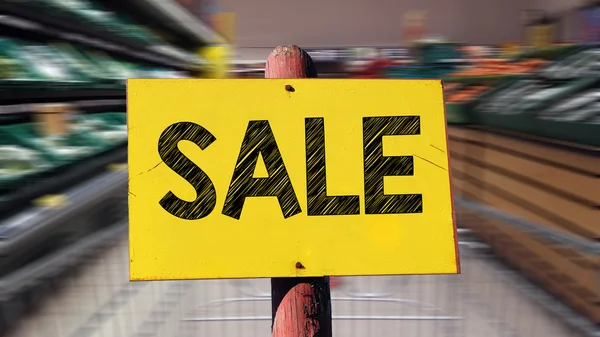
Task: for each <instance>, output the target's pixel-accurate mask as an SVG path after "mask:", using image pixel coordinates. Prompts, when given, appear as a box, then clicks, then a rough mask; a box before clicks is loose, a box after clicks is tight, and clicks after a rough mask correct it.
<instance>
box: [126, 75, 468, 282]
mask: <svg viewBox="0 0 600 337" xmlns="http://www.w3.org/2000/svg"><path fill="white" fill-rule="evenodd" d="M286 84H290V85H292V86H293V88H294V89H295V91H294V92H288V91H286V90H284V87H285V85H286ZM127 96H128V97H127V98H128V114H129V115H128V119H129V178H130V179H129V191H130V193H129V217H130V236H129V238H130V278H131V279H132V280H162V279H201V278H254V277H279V276H321V275H332V276H333V275H382V274H453V273H458V272H459V269H460V268H459V263H458V255H457V250H456V230H455V226H454V220H453V212H452V210H453V208H452V199H451V189H450V178H449V163H448V153H447V140H446V123H445V113H444V105H443V96H442V86H441V83H440V81H439V80H334V79H293V80H263V79H259V80H247V79H246V80H199V79H194V80H187V79H185V80H179V79H178V80H143V79H136V80H129V82H128V90H127ZM402 115H419V116H420V117H421V134H420V135H414V136H388V137H384V141H383V151H384V155H385V156H397V155H413V156H414V176H401V177H385V178H384V182H385V193H386V194H401V193H422V194H423V213H420V214H396V215H365V214H364V207H365V206H364V186H363V185H364V182H363V178H364V173H363V169H364V167H363V138H362V137H363V135H362V134H363V133H362V118H363V117H367V116H402ZM306 117H323V118H324V120H325V142H326V160H327V190H328V195H359V196H360V200H361V214H360V215H346V216H316V217H315V216H311V217H309V216H307V213H306V207H307V206H306V204H307V198H306V163H305V160H306V154H305V153H306V152H305V151H306V150H305V140H304V137H305V134H304V133H305V131H304V118H306ZM265 119H266V120H268V121H269V123H270V125H271V128H272V130H273V133H274V136H275V139H276V141H277V145H278V147H279V150H280V151H281V155H282V157H283V160H284V162H285V166H286V168H287V171H288V174H289V176H290V179H291V182H292V184H293V187H294V190H295V192H296V196H297V198H298V200H299V202H300V205H301V207H302V213H300V214H298V215H295V216H292V217H290V218H287V219H284V218H283V216H282V211H281V209H280V207H279V204H278V202H277V199H276V198H275V197H266V198H264V197H262V198H247V199H246V202H245V205H244V208H243V211H242V215H241V218H240V219H239V220H235V219H233V218H230V217H227V216H225V215H223V214H222V213H221V211H222V207H223V204H224V199H225V196H226V194H227V190H228V187H229V183H230V180H231V178H232V173H233V169H234V167H235V164H236V161H237V158H238V154H239V151H240V146H241V143H242V139H243V137H244V134H245V131H246V127H247V126H248V122H249V121H250V120H265ZM183 121H186V122H193V123H196V124H199V125H201V126H203V127H204V128H206V129H207V130H208V131H210V132H211V133H212V134H213V135H214V136H215V137H216V141H215V142H214V143H212V144H211V145H210V146H208V147H207V148H206V149H204V150H201V149H200V148H199V147H197V146H196V145H194V144H193V143H191V142H188V141H182V142H180V143H179V149H180V150H181V151H182V152H183V154H185V155H186V156H187V157H188V158H190V159H191V160H192V161H193V162H194V163H195V164H196V165H198V166H199V167H200V168H201V169H202V170H203V171H204V172H206V174H207V175H208V176H209V177H210V179H211V180H212V182H213V184H214V186H215V188H216V192H217V203H216V207H215V209H214V210H213V212H212V213H211V214H210V215H208V216H207V217H205V218H203V219H200V220H193V221H192V220H182V219H180V218H177V217H175V216H173V215H171V214H169V213H167V212H166V211H165V210H164V209H163V208H162V207H161V206H160V205H159V201H160V200H161V198H162V197H163V196H164V195H165V194H166V193H168V192H169V191H172V192H173V193H174V194H175V195H176V196H177V197H179V198H181V199H183V200H186V201H193V200H194V199H195V198H196V193H195V190H194V188H193V187H192V186H191V185H190V184H189V183H188V182H187V181H186V180H184V179H183V178H182V177H180V176H179V175H177V173H175V172H174V171H173V170H171V169H170V168H169V167H168V166H167V165H165V164H164V163H163V162H162V160H161V158H160V156H159V154H158V150H157V143H158V139H159V136H160V135H161V133H162V132H163V130H164V129H165V128H167V127H168V126H169V125H171V124H173V123H177V122H183ZM261 165H262V164H261ZM257 171H260V168H259V169H257ZM297 262H301V263H302V265H303V266H304V267H305V269H297V268H296V263H297Z"/></svg>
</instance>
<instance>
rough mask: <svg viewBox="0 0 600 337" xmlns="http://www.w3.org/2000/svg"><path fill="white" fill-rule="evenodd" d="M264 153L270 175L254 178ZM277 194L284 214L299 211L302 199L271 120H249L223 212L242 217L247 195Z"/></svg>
mask: <svg viewBox="0 0 600 337" xmlns="http://www.w3.org/2000/svg"><path fill="white" fill-rule="evenodd" d="M259 155H262V156H263V160H264V162H265V166H266V168H267V173H268V174H269V177H268V178H254V177H253V175H254V169H255V167H256V162H257V160H258V156H259ZM272 196H274V197H277V200H278V201H279V206H280V207H281V211H282V212H283V216H284V218H289V217H291V216H294V215H296V214H298V213H300V212H302V209H301V208H300V203H299V202H298V199H297V198H296V193H295V192H294V187H293V186H292V182H291V181H290V177H289V176H288V173H287V170H286V169H285V165H284V163H283V158H282V157H281V153H279V148H278V147H277V142H275V136H273V131H272V130H271V126H270V125H269V122H268V121H265V120H263V121H250V122H249V123H248V128H247V129H246V134H245V136H244V140H243V142H242V147H241V149H240V155H239V157H238V160H237V163H236V165H235V169H234V171H233V177H232V178H231V183H230V184H229V191H228V192H227V198H226V199H225V205H224V206H223V214H225V215H227V216H230V217H232V218H234V219H237V220H239V219H240V216H241V214H242V208H243V207H244V202H245V201H246V197H272Z"/></svg>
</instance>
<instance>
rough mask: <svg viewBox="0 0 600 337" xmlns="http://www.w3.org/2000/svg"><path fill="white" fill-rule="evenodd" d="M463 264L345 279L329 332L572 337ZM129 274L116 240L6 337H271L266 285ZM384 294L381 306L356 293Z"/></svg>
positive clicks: (510, 287)
mask: <svg viewBox="0 0 600 337" xmlns="http://www.w3.org/2000/svg"><path fill="white" fill-rule="evenodd" d="M461 259H462V265H463V266H462V269H463V273H462V275H455V276H404V277H377V278H373V277H362V278H345V279H343V284H344V287H342V288H341V289H335V290H334V291H333V297H334V300H333V304H332V305H333V313H334V335H335V336H336V337H344V336H403V337H407V336H419V337H420V336H423V337H426V336H427V337H429V336H469V337H470V336H474V337H475V336H476V337H482V336H485V337H496V336H523V337H535V336H540V337H563V336H573V337H575V336H578V335H576V334H575V333H574V332H572V331H570V330H568V329H567V328H566V327H565V326H563V325H562V323H560V321H559V320H557V319H555V318H553V317H551V316H549V314H547V313H546V312H545V311H544V310H542V309H541V308H540V307H539V306H538V305H536V304H534V303H532V302H531V301H529V300H528V298H527V297H526V296H523V295H522V294H520V293H519V291H518V289H517V285H515V284H512V283H511V282H509V281H506V280H504V279H503V278H502V277H501V275H500V274H499V270H498V269H497V268H496V267H493V266H492V265H491V264H489V263H487V262H486V259H485V258H481V257H477V256H476V255H475V254H473V253H463V254H462V258H461ZM127 275H128V252H127V240H126V238H122V239H120V240H119V241H118V242H115V243H114V245H113V246H112V248H110V249H109V250H107V251H105V252H104V253H103V254H102V256H99V257H97V258H95V259H93V260H90V261H88V262H87V263H86V265H85V266H84V267H83V268H82V270H81V271H80V272H79V273H78V274H77V275H75V276H71V277H70V278H69V279H67V280H65V282H64V284H63V285H62V286H61V287H60V289H57V290H55V291H54V293H52V295H50V296H49V298H48V299H47V300H45V301H44V302H43V303H41V307H40V309H39V310H37V311H36V312H35V313H34V314H32V315H30V316H29V317H28V318H26V319H25V320H23V321H22V322H21V324H20V325H19V326H18V328H17V329H16V330H15V331H14V332H13V333H12V334H11V335H10V336H11V337H37V336H39V337H66V336H68V337H125V336H127V337H130V336H131V337H133V336H140V337H141V336H148V337H149V336H160V337H170V336H177V337H196V336H210V337H225V336H227V337H235V336H244V337H246V336H268V335H269V334H270V314H271V313H270V302H269V298H268V297H266V296H265V295H267V296H268V293H269V281H268V280H251V281H249V280H237V281H231V280H218V281H169V282H136V283H131V282H128V278H127V277H128V276H127ZM384 292H388V294H382V295H380V296H379V299H378V300H365V299H364V298H362V297H360V296H359V295H360V294H358V293H380V294H381V293H384ZM372 295H373V294H372ZM375 295H376V294H375ZM384 295H385V296H384Z"/></svg>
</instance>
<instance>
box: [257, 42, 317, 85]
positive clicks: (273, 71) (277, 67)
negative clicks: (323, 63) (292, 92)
mask: <svg viewBox="0 0 600 337" xmlns="http://www.w3.org/2000/svg"><path fill="white" fill-rule="evenodd" d="M315 77H317V69H316V67H315V63H314V62H313V60H312V58H311V57H310V55H308V53H307V52H306V51H304V50H302V48H300V47H298V46H296V45H288V46H277V47H276V48H275V49H273V51H272V52H271V54H269V57H268V58H267V63H266V64H265V78H315Z"/></svg>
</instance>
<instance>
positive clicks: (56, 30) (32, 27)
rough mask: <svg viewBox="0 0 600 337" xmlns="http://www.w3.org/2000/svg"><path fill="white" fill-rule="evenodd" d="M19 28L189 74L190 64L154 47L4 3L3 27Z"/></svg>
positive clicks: (0, 13)
mask: <svg viewBox="0 0 600 337" xmlns="http://www.w3.org/2000/svg"><path fill="white" fill-rule="evenodd" d="M2 26H4V27H10V28H13V29H14V28H16V29H18V30H23V31H24V32H28V33H34V34H36V35H42V36H45V37H47V38H52V39H60V40H65V41H70V42H77V43H81V44H84V45H87V46H91V47H94V48H97V49H100V50H105V51H108V52H113V53H117V54H120V55H123V56H127V57H132V58H135V59H137V60H140V61H146V62H151V63H155V64H160V65H163V66H169V67H173V68H177V69H180V70H189V64H186V63H185V62H182V61H181V60H177V59H173V58H169V57H166V56H164V55H162V54H161V53H158V52H156V51H153V50H152V48H151V47H150V46H146V45H143V44H142V43H139V42H137V41H133V40H131V39H127V38H124V37H121V36H116V35H114V34H111V33H108V32H105V31H103V30H101V29H99V28H97V27H94V26H91V25H82V24H81V23H80V22H78V21H75V20H73V19H72V18H68V17H62V16H60V15H57V14H54V13H53V14H52V15H49V14H48V13H47V12H44V11H40V10H35V9H34V8H32V7H29V6H26V5H24V4H15V3H12V2H8V1H6V0H0V27H2Z"/></svg>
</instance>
